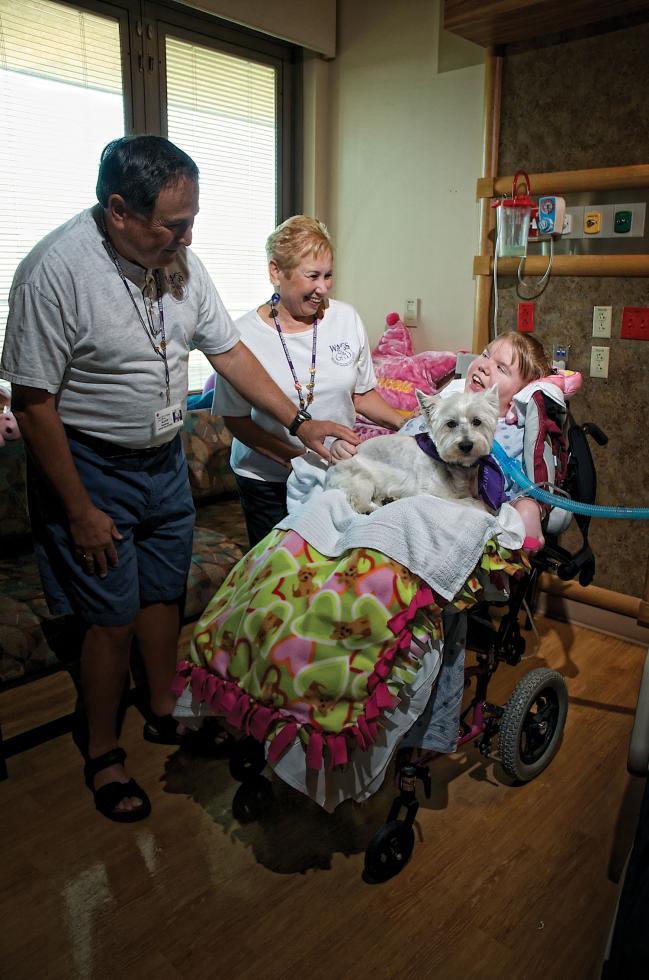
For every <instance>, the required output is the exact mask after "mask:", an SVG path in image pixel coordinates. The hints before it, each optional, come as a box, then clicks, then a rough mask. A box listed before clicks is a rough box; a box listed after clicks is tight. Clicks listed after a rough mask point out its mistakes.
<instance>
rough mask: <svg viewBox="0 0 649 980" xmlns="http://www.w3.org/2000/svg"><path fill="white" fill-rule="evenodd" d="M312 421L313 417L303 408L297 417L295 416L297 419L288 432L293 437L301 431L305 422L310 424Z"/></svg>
mask: <svg viewBox="0 0 649 980" xmlns="http://www.w3.org/2000/svg"><path fill="white" fill-rule="evenodd" d="M310 421H311V416H310V415H309V413H308V412H307V411H305V410H304V409H303V408H301V409H300V410H299V412H298V413H297V415H296V416H295V418H294V419H293V421H292V422H291V424H290V425H289V427H288V431H289V432H290V434H291V435H292V436H294V435H296V434H297V430H298V429H299V427H300V426H301V425H302V423H303V422H310Z"/></svg>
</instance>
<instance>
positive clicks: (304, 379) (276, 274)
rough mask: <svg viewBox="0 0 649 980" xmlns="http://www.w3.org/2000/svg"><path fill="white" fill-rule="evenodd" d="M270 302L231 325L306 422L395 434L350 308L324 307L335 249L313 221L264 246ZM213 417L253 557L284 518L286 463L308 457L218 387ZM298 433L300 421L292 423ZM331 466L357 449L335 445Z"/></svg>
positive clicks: (289, 225) (298, 221) (222, 384)
mask: <svg viewBox="0 0 649 980" xmlns="http://www.w3.org/2000/svg"><path fill="white" fill-rule="evenodd" d="M266 254H267V257H268V271H269V275H270V281H271V284H272V287H273V296H272V297H271V300H270V301H269V302H267V303H263V304H262V305H261V306H260V307H258V308H257V309H256V310H251V311H250V313H246V314H245V316H242V317H241V318H240V319H239V320H237V327H238V328H239V331H240V333H241V339H242V340H243V342H244V343H245V344H246V346H247V347H249V348H250V350H251V351H252V352H253V353H254V354H255V355H256V356H257V358H258V359H259V360H260V361H261V363H262V364H263V365H264V367H265V368H266V370H267V371H268V373H269V374H270V376H271V377H272V378H273V380H274V381H276V382H277V384H278V385H279V386H280V387H281V388H283V389H284V390H285V391H286V392H287V394H289V395H290V396H292V397H293V398H294V399H295V403H296V406H297V408H298V409H300V410H301V412H303V413H304V418H311V417H313V418H316V419H328V418H330V419H334V420H335V421H337V422H341V423H343V424H345V425H348V426H350V427H352V426H353V425H354V419H355V416H356V413H357V412H358V413H360V414H362V415H364V416H365V417H366V418H368V419H370V420H371V421H372V422H376V423H377V424H378V425H382V426H386V427H388V428H392V429H399V428H400V427H401V425H402V424H403V422H404V418H403V416H402V415H400V413H399V412H397V411H396V410H395V409H393V408H392V407H391V406H390V405H388V403H387V402H386V401H385V400H384V399H383V398H382V397H381V395H379V393H378V392H377V391H376V389H375V385H376V378H375V376H374V369H373V367H372V360H371V357H370V350H369V343H368V339H367V334H366V332H365V328H364V326H363V324H362V322H361V319H360V317H359V315H358V313H357V312H356V311H355V310H354V309H353V308H352V307H351V306H349V305H348V304H347V303H341V302H339V301H338V300H333V299H332V300H329V299H328V298H327V294H328V293H329V290H330V289H331V286H332V279H333V245H332V242H331V238H330V237H329V232H328V231H327V229H326V228H325V226H324V225H323V224H322V223H321V222H320V221H318V220H317V219H316V218H308V217H306V216H305V215H301V214H300V215H294V216H293V217H292V218H288V219H287V220H286V221H284V222H283V223H282V224H281V225H279V227H278V228H276V229H275V231H274V232H273V233H272V234H271V235H270V236H269V238H268V241H267V242H266ZM214 411H215V412H217V413H219V414H220V415H222V416H223V418H224V421H225V424H226V426H227V427H228V429H229V430H230V432H231V433H232V435H233V436H234V439H233V442H232V452H231V456H230V463H231V466H232V469H233V470H234V473H235V478H236V481H237V486H238V489H239V496H240V498H241V504H242V506H243V510H244V515H245V519H246V526H247V529H248V537H249V540H250V547H251V548H252V547H253V546H254V545H255V544H257V542H258V541H260V540H261V539H262V538H264V537H265V536H266V534H268V532H269V531H270V530H271V529H272V528H273V527H274V526H275V524H277V523H278V521H281V520H282V518H284V517H285V516H286V513H287V511H286V481H287V479H288V476H289V473H290V471H291V460H292V459H293V457H295V456H300V455H302V453H303V452H304V447H303V446H302V444H301V443H300V442H299V441H298V440H297V439H296V438H294V435H295V431H296V429H295V428H293V427H292V428H293V432H289V431H288V430H287V429H285V428H284V427H283V426H282V425H280V424H279V423H278V422H276V421H275V420H274V419H272V418H271V417H270V416H268V415H266V414H264V413H263V412H260V411H259V410H258V409H256V408H253V407H252V406H251V405H250V403H249V402H247V401H246V400H245V398H243V397H242V396H241V395H240V394H239V393H238V392H237V391H235V389H234V388H232V386H231V385H229V384H228V383H227V381H225V380H224V379H223V378H220V377H219V378H217V381H216V387H215V395H214ZM298 425H299V421H298ZM328 448H329V450H330V452H331V454H332V456H333V458H334V459H344V458H345V457H347V456H351V455H353V453H354V452H355V447H354V446H353V445H351V443H348V442H346V441H345V440H342V439H337V440H335V441H334V442H333V444H332V445H328Z"/></svg>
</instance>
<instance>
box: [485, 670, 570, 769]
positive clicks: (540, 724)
mask: <svg viewBox="0 0 649 980" xmlns="http://www.w3.org/2000/svg"><path fill="white" fill-rule="evenodd" d="M567 711H568V689H567V687H566V682H565V681H564V679H563V677H562V676H561V674H559V673H558V672H557V671H556V670H549V669H548V668H546V667H540V668H538V669H536V670H531V671H530V672H529V674H526V676H525V677H523V678H522V680H520V681H519V682H518V684H517V685H516V687H515V688H514V690H513V692H512V695H511V697H510V699H509V701H508V702H507V704H506V705H505V711H504V714H503V716H502V719H501V721H500V764H501V765H502V767H503V769H504V770H505V772H506V773H507V775H508V776H511V777H512V778H513V779H516V780H518V781H519V782H522V783H527V782H529V781H530V780H531V779H534V778H535V776H538V775H539V773H541V772H543V770H544V769H545V768H546V766H548V765H549V764H550V762H551V761H552V759H553V757H554V756H555V754H556V753H557V751H558V749H559V746H560V745H561V739H562V738H563V728H564V725H565V722H566V713H567Z"/></svg>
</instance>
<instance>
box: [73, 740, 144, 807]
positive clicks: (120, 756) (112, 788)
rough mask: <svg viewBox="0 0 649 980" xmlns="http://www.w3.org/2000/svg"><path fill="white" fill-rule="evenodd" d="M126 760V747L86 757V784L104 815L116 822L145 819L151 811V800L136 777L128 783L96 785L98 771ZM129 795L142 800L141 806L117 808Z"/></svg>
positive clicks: (119, 764)
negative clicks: (136, 780) (94, 757)
mask: <svg viewBox="0 0 649 980" xmlns="http://www.w3.org/2000/svg"><path fill="white" fill-rule="evenodd" d="M125 761H126V752H125V751H124V749H119V748H118V749H111V750H110V751H109V752H104V754H103V755H98V756H97V758H96V759H86V764H85V766H84V769H83V775H84V778H85V780H86V786H87V787H88V789H89V790H90V792H91V793H92V795H93V797H94V800H95V806H96V807H97V809H98V810H99V812H100V813H101V814H103V816H104V817H107V818H108V819H109V820H114V821H115V822H116V823H135V821H136V820H144V819H145V817H148V816H149V814H150V813H151V800H150V799H149V797H148V796H147V795H146V793H145V792H144V790H143V789H142V787H141V786H139V785H138V784H137V783H136V782H135V780H134V779H129V781H128V782H127V783H117V782H115V783H106V785H105V786H100V788H99V789H95V787H94V778H95V776H96V775H97V773H100V772H102V771H103V770H104V769H109V768H110V766H123V765H124V762H125ZM129 797H135V798H136V799H138V800H141V801H142V803H141V805H140V806H138V807H135V809H133V810H117V809H116V807H117V806H119V804H120V803H121V802H122V800H126V799H128V798H129Z"/></svg>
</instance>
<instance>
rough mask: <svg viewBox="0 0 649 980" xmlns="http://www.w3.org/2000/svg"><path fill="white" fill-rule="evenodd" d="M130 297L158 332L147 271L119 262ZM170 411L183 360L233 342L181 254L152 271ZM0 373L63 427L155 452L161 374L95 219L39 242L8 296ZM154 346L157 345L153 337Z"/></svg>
mask: <svg viewBox="0 0 649 980" xmlns="http://www.w3.org/2000/svg"><path fill="white" fill-rule="evenodd" d="M119 262H120V266H121V268H122V270H123V272H124V275H125V276H126V279H127V280H128V284H129V288H130V292H131V295H132V297H133V299H134V300H135V302H136V303H137V306H138V309H139V310H140V313H141V315H142V317H143V319H144V322H145V324H146V323H147V322H148V321H147V310H146V308H145V298H144V293H146V294H147V296H148V297H149V301H148V302H147V306H148V309H149V313H150V315H151V318H152V322H153V325H154V328H155V329H156V331H159V328H160V317H159V312H158V304H157V301H156V292H157V291H156V288H155V283H154V280H153V276H152V273H151V271H148V272H147V270H145V269H143V268H142V267H141V266H138V265H135V264H134V263H132V262H129V261H128V260H127V259H125V258H122V257H119ZM160 281H161V284H162V292H163V295H162V310H163V320H164V330H165V340H166V344H167V348H166V353H167V364H168V368H169V377H170V389H171V403H172V404H174V403H180V404H181V405H182V406H183V407H184V405H185V401H186V398H187V385H188V371H187V366H188V360H189V351H190V349H191V348H192V347H196V348H198V349H199V350H201V351H203V353H205V354H221V353H223V352H224V351H227V350H230V348H232V347H234V345H235V344H236V343H237V341H238V340H239V335H238V333H237V331H236V329H235V327H234V324H233V323H232V319H231V318H230V315H229V314H228V312H227V311H226V309H225V307H224V306H223V303H222V302H221V299H220V297H219V295H218V293H217V291H216V289H215V288H214V284H213V283H212V281H211V279H210V277H209V275H208V273H207V271H206V269H205V268H204V266H203V264H202V263H201V261H200V259H198V257H197V256H196V255H195V254H194V253H193V252H192V251H191V249H186V248H184V247H181V248H180V250H179V252H178V255H177V257H176V260H175V261H174V264H173V265H171V266H167V267H165V268H164V269H161V270H160ZM9 307H10V309H9V319H8V321H7V332H6V338H5V344H4V349H3V352H2V362H1V365H0V373H2V375H3V376H4V377H5V378H8V379H9V380H10V381H12V382H14V383H15V384H18V385H25V386H26V387H30V388H43V389H44V390H45V391H48V392H50V393H51V394H55V395H57V410H58V413H59V416H60V418H61V420H62V421H63V422H64V423H65V424H66V425H70V426H73V427H75V428H77V429H81V430H82V431H83V432H86V433H88V434H89V435H92V436H96V437H98V438H100V439H105V440H106V441H108V442H115V443H117V444H119V445H125V446H130V447H133V448H143V447H147V446H156V445H161V444H163V443H165V442H167V441H169V440H170V439H172V438H173V437H174V435H175V433H176V431H177V429H172V430H171V432H169V431H167V432H164V433H163V434H161V435H158V436H156V435H155V433H154V421H153V420H154V415H155V412H156V411H158V410H159V409H164V408H165V407H166V386H165V370H164V362H163V360H162V358H161V357H160V356H159V355H158V354H156V353H155V351H154V350H153V347H152V346H151V343H150V338H149V336H148V335H147V333H146V331H145V328H144V326H143V325H142V323H141V322H140V320H139V317H138V315H137V313H136V311H135V308H134V306H133V302H132V300H131V299H130V298H129V296H128V293H127V291H126V289H125V288H124V283H123V282H122V280H121V278H120V276H119V273H118V272H117V269H116V268H115V265H114V263H113V261H112V259H111V258H110V256H109V254H108V252H107V250H106V247H105V245H104V244H103V235H102V234H101V232H100V230H99V228H98V227H97V224H96V222H95V219H94V217H93V211H92V210H87V211H83V212H82V213H81V214H78V215H77V216H76V217H74V218H72V219H71V220H70V221H68V222H66V224H64V225H62V226H61V227H60V228H57V229H56V230H55V231H53V232H51V233H50V234H49V235H47V236H46V237H45V238H44V239H43V240H42V241H41V242H39V243H38V245H36V246H35V247H34V248H33V249H32V251H31V252H30V253H29V255H28V256H27V257H26V258H25V259H23V261H22V262H21V264H20V265H19V267H18V269H17V271H16V274H15V276H14V281H13V285H12V287H11V292H10V295H9ZM155 340H156V344H157V345H158V346H159V343H160V340H161V335H160V333H159V332H157V333H156V338H155Z"/></svg>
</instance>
